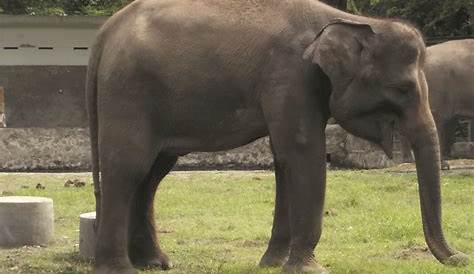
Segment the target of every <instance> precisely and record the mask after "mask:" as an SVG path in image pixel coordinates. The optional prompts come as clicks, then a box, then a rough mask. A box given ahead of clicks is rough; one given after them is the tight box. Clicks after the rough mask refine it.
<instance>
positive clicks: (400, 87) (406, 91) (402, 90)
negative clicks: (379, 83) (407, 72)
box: [391, 81, 416, 96]
mask: <svg viewBox="0 0 474 274" xmlns="http://www.w3.org/2000/svg"><path fill="white" fill-rule="evenodd" d="M391 88H392V89H394V90H395V91H396V93H397V94H398V95H400V96H409V95H411V94H413V93H414V92H415V90H416V83H415V82H412V81H406V82H403V83H398V84H396V85H392V86H391Z"/></svg>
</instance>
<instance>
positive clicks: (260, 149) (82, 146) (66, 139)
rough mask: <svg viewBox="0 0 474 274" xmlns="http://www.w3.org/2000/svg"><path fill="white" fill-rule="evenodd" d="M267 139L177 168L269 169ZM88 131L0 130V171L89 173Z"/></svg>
mask: <svg viewBox="0 0 474 274" xmlns="http://www.w3.org/2000/svg"><path fill="white" fill-rule="evenodd" d="M268 142H269V141H268V138H262V139H260V140H257V141H255V142H253V143H251V144H249V145H246V146H244V147H240V148H237V149H233V150H229V151H223V152H215V153H192V154H188V155H186V156H184V157H181V158H180V159H179V161H178V164H177V166H176V169H269V168H272V167H273V158H272V155H271V152H270V149H269V145H268ZM90 167H91V158H90V142H89V133H88V130H86V129H83V128H55V129H46V128H0V171H54V170H58V171H59V170H62V171H64V170H71V171H78V170H90Z"/></svg>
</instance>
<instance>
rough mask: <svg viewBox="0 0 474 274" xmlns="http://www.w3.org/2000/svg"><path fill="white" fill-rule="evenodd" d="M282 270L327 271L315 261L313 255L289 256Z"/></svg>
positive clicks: (323, 272) (322, 272) (318, 272)
mask: <svg viewBox="0 0 474 274" xmlns="http://www.w3.org/2000/svg"><path fill="white" fill-rule="evenodd" d="M283 271H284V272H286V273H317V274H327V273H329V271H328V270H327V269H326V268H324V267H323V266H322V265H320V264H319V263H318V262H316V259H315V258H314V255H311V256H306V257H303V258H294V259H293V258H290V259H289V260H288V262H286V264H285V265H284V266H283Z"/></svg>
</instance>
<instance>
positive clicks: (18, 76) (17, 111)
mask: <svg viewBox="0 0 474 274" xmlns="http://www.w3.org/2000/svg"><path fill="white" fill-rule="evenodd" d="M85 74H86V67H84V66H0V86H2V87H3V89H4V93H5V116H6V124H7V126H8V127H20V128H26V127H43V128H52V127H86V126H87V119H86V109H85V95H84V82H85V81H84V80H85Z"/></svg>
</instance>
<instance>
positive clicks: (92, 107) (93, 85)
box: [86, 34, 102, 229]
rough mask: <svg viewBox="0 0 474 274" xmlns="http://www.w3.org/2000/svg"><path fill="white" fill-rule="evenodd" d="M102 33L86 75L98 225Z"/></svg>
mask: <svg viewBox="0 0 474 274" xmlns="http://www.w3.org/2000/svg"><path fill="white" fill-rule="evenodd" d="M101 40H102V39H101V34H99V35H98V36H97V40H96V42H95V44H94V46H93V47H92V48H91V53H90V57H89V65H88V66H87V75H86V105H87V114H88V119H89V130H90V141H91V160H92V161H91V166H92V179H93V182H94V195H95V200H96V223H95V229H97V227H98V223H99V215H100V201H101V199H100V197H101V187H100V165H99V134H98V123H99V121H98V115H97V72H98V67H99V64H100V58H101V55H102V43H101Z"/></svg>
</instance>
